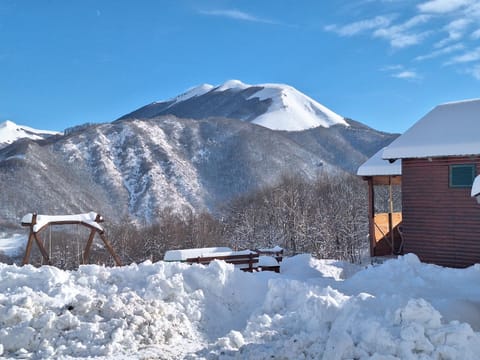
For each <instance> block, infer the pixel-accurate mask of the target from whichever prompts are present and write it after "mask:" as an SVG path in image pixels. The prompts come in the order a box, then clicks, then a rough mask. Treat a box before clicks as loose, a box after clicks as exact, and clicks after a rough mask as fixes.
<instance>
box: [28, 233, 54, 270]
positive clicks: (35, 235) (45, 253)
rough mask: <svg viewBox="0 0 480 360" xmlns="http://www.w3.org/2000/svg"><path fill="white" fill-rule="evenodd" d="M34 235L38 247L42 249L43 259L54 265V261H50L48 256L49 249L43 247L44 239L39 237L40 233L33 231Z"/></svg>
mask: <svg viewBox="0 0 480 360" xmlns="http://www.w3.org/2000/svg"><path fill="white" fill-rule="evenodd" d="M33 237H34V238H35V242H36V243H37V245H38V248H39V249H40V252H41V253H42V256H43V259H44V260H45V262H46V263H47V264H48V265H52V263H51V262H50V258H49V257H48V253H47V250H45V248H44V247H43V243H42V241H41V240H40V238H39V237H38V233H33Z"/></svg>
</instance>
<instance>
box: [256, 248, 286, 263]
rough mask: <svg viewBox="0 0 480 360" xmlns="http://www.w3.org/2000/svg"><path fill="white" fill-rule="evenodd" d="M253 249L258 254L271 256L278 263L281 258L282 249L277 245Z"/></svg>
mask: <svg viewBox="0 0 480 360" xmlns="http://www.w3.org/2000/svg"><path fill="white" fill-rule="evenodd" d="M255 251H256V252H257V253H258V255H260V256H262V255H263V256H271V257H273V258H275V260H277V262H278V263H279V264H280V263H281V262H282V260H283V249H282V248H281V247H279V246H276V247H274V248H271V249H255Z"/></svg>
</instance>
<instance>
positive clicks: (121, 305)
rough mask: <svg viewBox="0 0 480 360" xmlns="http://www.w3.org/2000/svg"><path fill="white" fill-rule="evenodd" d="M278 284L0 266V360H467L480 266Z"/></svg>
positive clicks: (157, 271)
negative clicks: (94, 359) (93, 359)
mask: <svg viewBox="0 0 480 360" xmlns="http://www.w3.org/2000/svg"><path fill="white" fill-rule="evenodd" d="M281 267H282V272H281V273H280V274H276V273H269V272H262V273H253V274H251V273H244V272H242V271H239V270H237V269H235V268H234V266H233V265H230V264H226V263H225V262H222V261H214V262H212V263H211V264H210V265H209V266H201V265H191V266H189V265H186V264H183V263H176V262H168V263H167V262H158V263H155V264H152V263H150V262H145V263H142V264H139V265H130V266H126V267H118V268H105V267H101V266H95V265H87V266H81V267H80V268H79V270H78V271H61V270H58V269H56V268H53V267H49V266H44V267H41V268H34V267H32V266H24V267H16V266H9V265H4V264H0V279H2V281H1V282H0V324H1V326H0V355H2V356H4V357H7V358H12V357H14V358H18V357H22V358H30V357H31V358H70V357H75V358H88V357H101V358H103V359H114V358H115V359H132V358H133V359H145V358H164V359H270V358H282V359H319V358H323V359H476V358H478V354H479V353H480V333H479V332H478V330H479V329H480V322H479V321H478V320H479V309H480V289H479V288H478V287H475V286H472V284H474V283H477V282H478V280H479V278H480V266H473V267H470V268H468V269H446V268H442V267H439V266H433V265H427V264H423V263H421V262H420V261H419V260H418V258H417V257H415V256H413V255H408V256H404V257H402V258H399V259H398V260H391V261H387V262H385V263H384V264H382V265H380V266H377V267H371V266H369V267H367V268H362V267H359V266H354V265H351V264H346V263H343V262H339V261H333V260H317V259H314V258H312V257H311V256H309V255H300V256H296V257H293V258H285V259H284V261H283V262H282V265H281Z"/></svg>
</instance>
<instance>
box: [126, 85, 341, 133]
mask: <svg viewBox="0 0 480 360" xmlns="http://www.w3.org/2000/svg"><path fill="white" fill-rule="evenodd" d="M159 115H175V116H179V117H188V118H193V119H200V118H208V117H226V118H234V119H238V120H242V121H247V122H250V123H253V124H256V125H260V126H263V127H266V128H269V129H271V130H284V131H302V130H306V129H311V128H315V127H318V126H322V127H324V128H329V127H331V126H334V125H343V126H349V125H348V122H347V121H346V120H345V119H344V118H343V117H342V116H340V115H338V114H336V113H335V112H333V111H332V110H330V109H328V108H327V107H326V106H324V105H322V104H320V103H318V102H317V101H315V100H313V99H312V98H310V97H309V96H307V95H305V94H303V93H301V92H300V91H298V90H297V89H295V88H294V87H292V86H289V85H285V84H259V85H248V84H244V83H243V82H241V81H239V80H229V81H227V82H225V83H223V84H222V85H219V86H214V85H210V84H202V85H199V86H197V87H193V88H191V89H189V90H187V91H186V92H185V93H183V94H181V95H179V96H177V97H174V98H172V99H169V100H166V101H157V102H154V103H152V104H149V105H147V106H144V107H142V108H140V109H138V110H136V111H134V112H132V113H130V114H128V115H126V116H124V117H123V118H152V117H155V116H159ZM199 115H200V116H199Z"/></svg>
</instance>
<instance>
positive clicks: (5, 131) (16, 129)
mask: <svg viewBox="0 0 480 360" xmlns="http://www.w3.org/2000/svg"><path fill="white" fill-rule="evenodd" d="M60 134H61V133H59V132H56V131H48V130H37V129H34V128H31V127H28V126H24V125H17V124H15V123H14V122H13V121H10V120H6V121H4V122H2V123H0V148H2V147H5V146H7V145H9V144H12V143H13V142H15V141H17V140H18V139H23V138H28V139H32V140H41V139H45V138H47V137H49V136H52V135H60Z"/></svg>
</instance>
